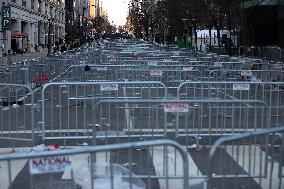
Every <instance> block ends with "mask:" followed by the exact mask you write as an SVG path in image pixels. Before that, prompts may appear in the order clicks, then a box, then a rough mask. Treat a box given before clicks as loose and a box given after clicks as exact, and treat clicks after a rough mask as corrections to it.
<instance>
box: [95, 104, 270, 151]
mask: <svg viewBox="0 0 284 189" xmlns="http://www.w3.org/2000/svg"><path fill="white" fill-rule="evenodd" d="M268 115H269V114H268V111H267V106H266V105H265V104H264V103H263V102H261V101H254V100H250V101H249V100H247V101H242V100H239V101H238V100H224V101H222V100H170V99H168V100H135V99H134V100H101V101H99V102H98V103H96V104H95V105H94V115H93V118H94V120H93V124H94V127H93V134H94V135H93V139H94V142H99V143H100V142H105V143H113V142H121V141H132V140H139V139H143V140H149V139H150V140H151V139H154V138H171V139H173V140H177V141H179V142H180V143H182V144H186V145H187V146H189V145H192V144H193V143H200V144H201V143H203V144H205V145H208V144H211V141H214V140H215V139H216V138H218V137H220V136H223V135H234V134H236V133H242V132H247V131H252V130H256V129H264V128H267V127H268V118H267V117H268Z"/></svg>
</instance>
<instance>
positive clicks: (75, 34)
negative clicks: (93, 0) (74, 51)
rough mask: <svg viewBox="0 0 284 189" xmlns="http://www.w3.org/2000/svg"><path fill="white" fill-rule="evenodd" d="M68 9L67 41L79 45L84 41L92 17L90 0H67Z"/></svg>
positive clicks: (66, 7) (66, 6) (66, 8)
mask: <svg viewBox="0 0 284 189" xmlns="http://www.w3.org/2000/svg"><path fill="white" fill-rule="evenodd" d="M65 11H66V17H65V18H66V23H65V29H66V37H65V40H66V43H67V44H69V45H71V46H77V45H79V44H81V43H83V42H84V40H85V37H86V28H87V23H88V20H89V19H90V1H89V0H65Z"/></svg>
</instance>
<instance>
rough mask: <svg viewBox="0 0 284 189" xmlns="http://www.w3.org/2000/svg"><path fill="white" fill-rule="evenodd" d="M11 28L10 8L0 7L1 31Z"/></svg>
mask: <svg viewBox="0 0 284 189" xmlns="http://www.w3.org/2000/svg"><path fill="white" fill-rule="evenodd" d="M10 28H11V7H10V6H2V30H10Z"/></svg>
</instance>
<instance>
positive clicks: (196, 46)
mask: <svg viewBox="0 0 284 189" xmlns="http://www.w3.org/2000/svg"><path fill="white" fill-rule="evenodd" d="M194 35H195V49H196V50H198V44H197V41H198V40H197V32H196V23H194Z"/></svg>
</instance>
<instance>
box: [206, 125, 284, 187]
mask: <svg viewBox="0 0 284 189" xmlns="http://www.w3.org/2000/svg"><path fill="white" fill-rule="evenodd" d="M283 133H284V128H283V127H279V128H271V129H266V130H263V131H256V132H249V133H246V134H241V135H236V136H229V137H224V138H221V139H219V140H217V141H216V142H215V143H214V145H213V146H212V148H211V149H210V153H209V158H208V163H209V171H208V178H209V180H208V185H207V186H208V187H207V188H208V189H213V188H215V185H216V184H217V183H218V182H219V183H224V184H223V185H222V186H223V187H222V188H224V189H225V188H228V187H231V188H239V187H240V185H241V186H242V188H265V189H274V188H283V184H284V183H283V176H284V174H283V155H284V153H283V149H284V138H283V136H284V135H283ZM219 186H220V185H219Z"/></svg>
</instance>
